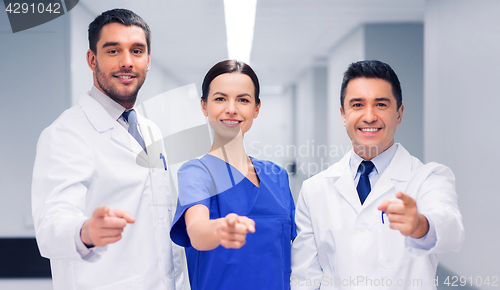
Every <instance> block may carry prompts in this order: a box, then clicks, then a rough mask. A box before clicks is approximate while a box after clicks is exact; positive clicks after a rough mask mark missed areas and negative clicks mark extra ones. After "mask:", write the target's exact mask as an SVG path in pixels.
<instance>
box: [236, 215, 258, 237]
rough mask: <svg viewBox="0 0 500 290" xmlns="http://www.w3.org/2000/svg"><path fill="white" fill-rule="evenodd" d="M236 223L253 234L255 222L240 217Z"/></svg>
mask: <svg viewBox="0 0 500 290" xmlns="http://www.w3.org/2000/svg"><path fill="white" fill-rule="evenodd" d="M238 222H239V223H242V224H244V225H245V226H246V228H247V231H249V232H251V233H255V221H254V220H252V219H250V218H248V217H246V216H240V217H239V218H238Z"/></svg>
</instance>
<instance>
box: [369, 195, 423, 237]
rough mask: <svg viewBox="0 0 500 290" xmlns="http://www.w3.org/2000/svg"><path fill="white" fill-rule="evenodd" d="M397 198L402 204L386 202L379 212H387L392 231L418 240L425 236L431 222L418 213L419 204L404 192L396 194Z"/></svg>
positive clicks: (381, 205)
mask: <svg viewBox="0 0 500 290" xmlns="http://www.w3.org/2000/svg"><path fill="white" fill-rule="evenodd" d="M396 197H397V198H399V199H401V201H402V202H400V201H388V200H386V201H384V202H382V204H380V206H379V207H378V209H379V210H382V211H385V214H386V215H387V217H388V218H389V222H390V223H391V225H390V227H391V229H394V230H399V231H400V232H401V234H403V235H404V236H411V237H413V238H416V239H419V238H421V237H423V236H425V235H426V234H427V232H428V231H429V222H428V221H427V218H426V217H425V216H424V215H422V214H420V213H418V210H417V202H416V201H415V200H414V199H413V198H411V197H410V196H408V195H406V194H404V193H402V192H398V193H396Z"/></svg>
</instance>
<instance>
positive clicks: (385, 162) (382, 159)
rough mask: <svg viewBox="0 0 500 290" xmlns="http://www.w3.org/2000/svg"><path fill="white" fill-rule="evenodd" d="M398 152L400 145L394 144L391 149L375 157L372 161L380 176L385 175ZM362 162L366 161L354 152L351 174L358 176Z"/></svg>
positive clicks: (352, 153)
mask: <svg viewBox="0 0 500 290" xmlns="http://www.w3.org/2000/svg"><path fill="white" fill-rule="evenodd" d="M397 150H398V144H396V143H393V144H392V145H391V147H389V148H387V149H386V150H385V151H384V152H382V153H380V154H379V155H377V156H375V157H373V159H372V160H371V161H372V162H373V164H374V165H375V169H376V170H377V173H378V175H379V176H380V175H382V173H384V171H385V169H387V167H388V166H389V164H390V163H391V161H392V158H393V157H394V155H395V154H396V151H397ZM362 161H364V159H363V158H361V157H360V156H359V155H358V154H356V152H354V150H352V152H351V160H350V165H351V173H352V175H353V176H356V173H357V172H358V167H359V164H361V162H362Z"/></svg>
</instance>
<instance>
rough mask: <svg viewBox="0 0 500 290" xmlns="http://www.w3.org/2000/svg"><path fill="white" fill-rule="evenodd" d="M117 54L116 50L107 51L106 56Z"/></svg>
mask: <svg viewBox="0 0 500 290" xmlns="http://www.w3.org/2000/svg"><path fill="white" fill-rule="evenodd" d="M117 53H118V50H116V49H110V50H108V54H117Z"/></svg>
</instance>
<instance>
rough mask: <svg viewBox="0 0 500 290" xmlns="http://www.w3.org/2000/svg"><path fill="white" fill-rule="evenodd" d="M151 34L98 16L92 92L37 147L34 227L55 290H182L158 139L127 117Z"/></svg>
mask: <svg viewBox="0 0 500 290" xmlns="http://www.w3.org/2000/svg"><path fill="white" fill-rule="evenodd" d="M150 34H151V32H150V29H149V27H148V25H147V24H146V23H145V22H144V20H143V19H142V18H141V17H139V16H138V15H136V14H135V13H133V12H132V11H129V10H126V9H113V10H110V11H106V12H104V13H102V14H101V15H100V16H98V17H97V18H96V19H95V20H94V21H93V22H92V23H91V24H90V25H89V46H90V49H89V50H88V52H87V62H88V65H89V67H90V69H91V70H92V71H93V72H94V78H93V79H94V85H93V86H92V88H91V89H90V90H89V91H88V92H86V93H84V94H82V95H81V96H80V99H79V102H78V104H77V105H75V106H73V107H72V108H70V109H68V110H66V111H65V112H64V113H63V114H62V115H61V116H60V117H59V118H58V119H57V120H56V121H54V123H53V124H51V125H50V126H49V127H48V128H46V129H45V130H44V131H43V132H42V134H41V136H40V139H39V141H38V145H37V155H36V160H35V166H34V172H33V185H32V206H33V218H34V224H35V232H36V239H37V242H38V246H39V249H40V252H41V254H42V256H44V257H47V258H49V259H50V262H51V268H52V281H53V285H54V289H56V290H58V289H60V290H73V289H74V290H76V289H79V290H80V289H82V290H83V289H101V290H104V289H106V290H110V289H120V290H121V289H148V290H149V289H152V290H156V289H157V290H160V289H161V290H165V289H168V290H170V289H183V281H182V267H181V259H180V250H179V248H176V247H175V246H173V244H172V242H171V240H170V238H169V231H170V226H171V221H172V213H173V211H172V210H173V209H174V208H175V200H176V198H175V197H174V196H172V192H171V187H170V178H169V174H168V171H167V163H166V160H165V152H164V148H163V143H162V136H161V132H160V130H159V128H158V127H156V126H155V124H153V123H152V122H151V121H149V120H147V119H145V118H143V117H142V116H141V115H139V114H138V113H137V112H136V111H135V110H134V105H135V102H136V98H137V93H138V91H139V89H140V87H141V86H142V84H143V83H144V80H145V78H146V73H147V71H148V70H149V66H150V60H151V44H150Z"/></svg>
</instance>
